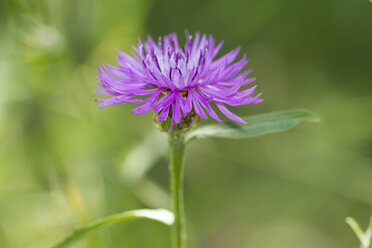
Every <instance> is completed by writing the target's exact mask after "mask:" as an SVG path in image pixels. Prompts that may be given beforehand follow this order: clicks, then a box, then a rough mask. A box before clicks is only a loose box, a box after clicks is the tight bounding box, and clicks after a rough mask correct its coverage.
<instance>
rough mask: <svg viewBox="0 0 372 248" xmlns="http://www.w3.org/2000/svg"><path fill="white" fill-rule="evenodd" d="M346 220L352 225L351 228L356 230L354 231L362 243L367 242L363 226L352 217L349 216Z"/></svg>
mask: <svg viewBox="0 0 372 248" xmlns="http://www.w3.org/2000/svg"><path fill="white" fill-rule="evenodd" d="M345 221H346V223H347V224H348V225H349V226H350V228H351V229H352V230H353V231H354V233H355V235H356V236H357V238H358V239H359V241H360V243H362V244H363V246H364V243H365V241H364V232H363V230H362V228H360V226H359V224H358V222H357V221H356V220H355V219H354V218H352V217H347V218H346V220H345Z"/></svg>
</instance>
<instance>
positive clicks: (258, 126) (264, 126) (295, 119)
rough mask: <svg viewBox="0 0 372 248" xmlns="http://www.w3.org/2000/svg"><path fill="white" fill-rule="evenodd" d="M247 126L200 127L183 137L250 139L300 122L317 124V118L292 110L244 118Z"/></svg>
mask: <svg viewBox="0 0 372 248" xmlns="http://www.w3.org/2000/svg"><path fill="white" fill-rule="evenodd" d="M243 120H245V121H246V122H247V124H240V123H236V122H232V121H227V122H222V123H217V124H212V125H206V126H201V127H199V128H196V129H194V130H192V131H190V132H188V133H187V134H186V135H185V140H186V142H189V141H191V140H194V139H202V138H210V137H218V138H230V139H244V138H252V137H257V136H260V135H264V134H268V133H275V132H280V131H284V130H287V129H290V128H292V127H294V126H296V125H297V124H299V123H300V122H303V121H309V122H317V121H319V120H320V119H319V117H318V116H316V115H315V114H313V113H311V112H309V111H308V110H305V109H292V110H285V111H278V112H272V113H267V114H259V115H253V116H248V117H244V118H243Z"/></svg>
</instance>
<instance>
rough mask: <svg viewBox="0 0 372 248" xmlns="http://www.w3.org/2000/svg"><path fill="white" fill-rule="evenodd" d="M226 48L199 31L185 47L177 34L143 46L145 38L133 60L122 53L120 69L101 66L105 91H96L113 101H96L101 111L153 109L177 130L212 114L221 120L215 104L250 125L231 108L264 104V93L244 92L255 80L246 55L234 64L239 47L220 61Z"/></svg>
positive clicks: (140, 112) (119, 59) (227, 115)
mask: <svg viewBox="0 0 372 248" xmlns="http://www.w3.org/2000/svg"><path fill="white" fill-rule="evenodd" d="M222 44H223V42H220V43H219V44H218V45H215V41H214V39H213V37H212V35H209V36H208V38H207V35H205V34H204V35H202V36H200V33H198V32H197V33H196V34H195V37H194V38H193V37H192V36H190V35H189V34H188V32H187V31H186V42H185V45H184V46H183V47H181V46H180V45H179V43H178V39H177V35H176V34H170V35H165V36H164V37H162V38H161V37H160V38H159V40H158V42H155V41H154V40H153V39H152V38H151V36H148V39H147V41H146V42H144V43H143V42H142V41H141V39H140V40H139V44H138V45H137V46H134V52H133V55H134V56H133V57H132V56H130V55H128V54H127V53H125V52H123V51H120V50H118V52H119V56H118V58H117V60H118V63H119V66H118V67H115V66H112V65H101V66H100V67H99V68H98V70H99V75H98V79H99V80H100V81H101V84H99V85H97V86H98V87H100V88H102V89H103V91H96V92H97V93H99V94H103V95H109V96H111V98H109V99H104V100H97V102H99V103H101V106H100V108H102V107H104V106H107V105H111V104H121V103H125V102H131V103H138V104H141V106H139V107H137V108H135V109H133V110H132V112H133V113H134V114H144V113H146V112H148V111H149V110H151V109H152V110H153V111H154V112H155V113H156V119H157V120H158V121H160V122H162V121H165V120H167V118H168V117H169V118H171V123H172V126H173V124H179V123H181V122H182V121H184V120H185V118H188V117H190V116H195V115H196V116H199V117H201V118H204V119H207V117H208V115H209V116H211V117H212V118H213V119H215V120H216V121H219V122H221V121H222V120H221V119H220V117H219V116H218V115H217V113H216V112H215V111H214V110H213V108H212V106H213V105H212V106H211V104H215V105H216V107H217V108H218V109H219V110H220V111H221V112H222V113H223V114H224V115H225V116H226V117H227V118H229V119H231V120H233V121H236V122H240V123H245V121H244V120H243V119H241V118H240V117H239V116H237V115H235V114H233V113H232V112H231V111H230V110H228V109H227V107H226V105H230V106H239V105H246V104H256V103H260V102H262V100H261V99H259V97H260V95H261V94H258V95H256V96H253V93H254V90H255V88H256V86H253V87H250V88H246V87H244V88H246V89H243V90H241V87H243V86H245V85H247V84H250V83H252V82H253V81H255V78H247V76H248V74H249V73H250V70H243V68H244V66H245V65H246V64H247V59H246V55H243V57H242V58H241V59H240V60H238V61H237V62H234V61H235V59H236V58H237V56H238V54H239V51H240V48H239V47H238V48H237V49H235V50H232V51H231V52H229V53H227V54H225V55H223V56H221V57H220V58H218V59H216V56H217V53H218V51H219V50H220V49H221V47H222ZM144 96H145V97H144ZM205 111H206V112H207V114H208V115H207V114H206V112H205ZM170 131H171V129H170V130H169V132H170Z"/></svg>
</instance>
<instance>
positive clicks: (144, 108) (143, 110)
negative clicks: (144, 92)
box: [132, 90, 161, 114]
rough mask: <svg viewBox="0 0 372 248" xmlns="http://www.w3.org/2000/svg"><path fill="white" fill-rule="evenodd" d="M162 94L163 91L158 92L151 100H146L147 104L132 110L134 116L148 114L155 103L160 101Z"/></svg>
mask: <svg viewBox="0 0 372 248" xmlns="http://www.w3.org/2000/svg"><path fill="white" fill-rule="evenodd" d="M160 92H161V90H158V91H156V92H155V93H153V94H152V95H151V96H150V97H149V98H147V99H146V103H145V104H143V105H142V106H139V107H137V108H135V109H132V113H133V114H144V113H147V112H148V111H149V110H150V109H151V107H152V105H153V104H154V102H155V101H156V100H157V99H158V97H159V95H160Z"/></svg>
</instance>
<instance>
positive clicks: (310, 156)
mask: <svg viewBox="0 0 372 248" xmlns="http://www.w3.org/2000/svg"><path fill="white" fill-rule="evenodd" d="M371 25H372V3H371V2H370V1H368V0H312V1H305V0H301V1H290V0H282V1H276V0H229V1H227V0H202V1H197V0H187V1H173V0H159V1H155V0H79V1H73V0H54V1H51V0H32V1H31V0H29V1H26V0H12V1H9V0H1V1H0V166H1V167H0V168H1V169H0V247H1V248H8V247H9V248H25V247H27V248H34V247H35V248H36V247H37V248H41V247H51V246H52V245H53V244H54V243H56V242H57V241H59V240H60V239H61V238H62V237H64V236H65V235H67V234H69V233H70V231H71V230H72V229H73V228H75V227H77V226H80V225H83V224H84V223H87V222H89V221H91V220H93V219H96V218H98V217H102V216H105V215H108V214H113V213H117V212H121V211H123V210H129V209H136V208H145V207H149V208H157V207H166V208H167V207H169V199H168V193H167V192H168V171H167V154H166V153H167V147H166V146H167V144H166V137H165V135H164V134H161V133H159V132H158V131H156V130H155V128H154V126H153V124H152V122H151V114H147V115H142V116H135V115H133V114H131V113H130V109H131V108H133V107H134V105H131V104H125V105H120V106H110V107H106V108H104V109H102V110H97V107H98V104H97V103H96V102H94V101H93V100H94V99H95V98H97V97H99V96H97V95H96V94H95V93H93V90H95V84H96V83H97V79H96V77H95V76H96V74H97V66H98V65H99V64H101V63H111V64H115V65H116V61H115V58H116V56H117V53H116V51H115V48H120V49H122V50H124V51H129V50H130V49H131V47H132V44H133V43H136V42H137V39H138V36H142V37H146V36H147V34H151V35H153V36H155V37H157V36H160V35H162V34H165V33H169V32H177V33H178V34H179V37H183V31H184V29H185V28H187V29H189V30H190V31H191V32H195V31H197V30H199V31H201V32H204V33H212V34H213V35H214V37H215V38H216V39H217V40H225V44H224V47H223V50H222V52H226V51H228V50H231V49H233V48H235V47H236V46H238V45H241V46H242V50H243V52H245V53H247V55H248V57H249V59H250V63H249V66H250V67H252V68H254V72H253V75H254V76H255V77H257V78H258V81H257V82H258V85H259V88H258V89H259V91H261V92H263V93H264V95H263V98H264V100H265V101H264V103H262V104H259V105H254V106H245V107H242V108H235V112H236V113H238V114H240V115H249V114H255V113H262V112H268V111H274V110H282V109H288V108H295V107H302V108H307V109H310V110H311V111H314V112H316V113H318V114H319V116H320V117H321V119H322V122H321V123H317V124H303V125H300V126H299V127H296V128H295V129H293V130H291V131H288V132H284V133H278V134H272V135H268V136H264V137H260V138H255V139H251V140H241V141H230V140H218V139H215V140H202V141H197V142H195V143H193V144H192V146H189V147H188V149H187V158H186V172H185V197H186V212H187V216H188V229H189V246H190V247H192V248H193V247H195V248H196V247H203V248H212V247H213V248H226V247H234V248H243V247H246V248H252V247H253V248H255V247H259V248H272V247H276V248H288V247H290V248H291V247H301V248H314V247H317V248H336V247H337V248H350V247H358V242H357V239H356V238H355V237H354V234H353V233H352V232H351V230H349V227H348V226H347V225H346V224H345V222H344V219H345V217H347V216H353V217H355V218H356V219H357V220H359V221H360V222H361V224H362V225H363V227H366V225H367V222H368V219H369V216H370V214H371V209H372V207H371V206H372V26H371ZM221 54H222V53H221ZM203 123H208V121H203ZM168 231H169V229H168V227H165V226H163V225H161V224H158V223H152V222H150V221H133V222H130V223H124V224H117V225H114V226H112V227H110V228H108V229H105V230H101V231H98V232H97V233H95V234H94V235H91V236H89V238H88V239H85V240H84V241H81V242H79V243H78V244H76V245H74V246H73V247H86V248H101V247H110V248H111V247H151V248H164V247H169V234H168Z"/></svg>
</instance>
